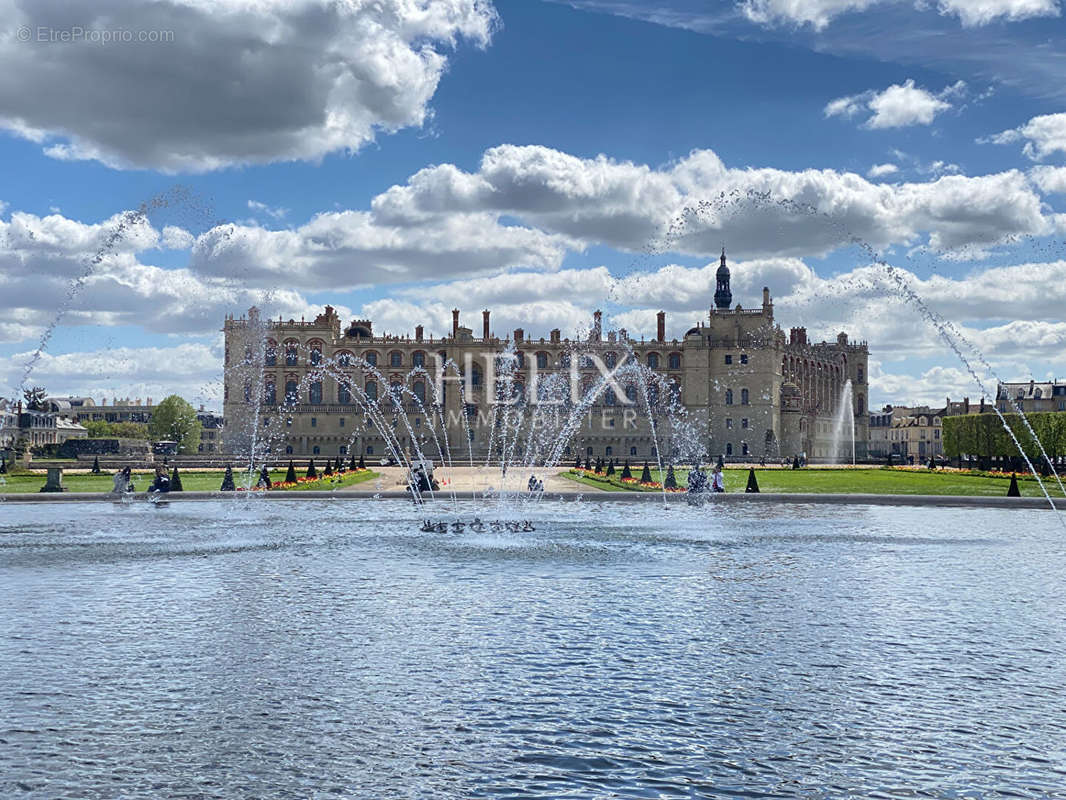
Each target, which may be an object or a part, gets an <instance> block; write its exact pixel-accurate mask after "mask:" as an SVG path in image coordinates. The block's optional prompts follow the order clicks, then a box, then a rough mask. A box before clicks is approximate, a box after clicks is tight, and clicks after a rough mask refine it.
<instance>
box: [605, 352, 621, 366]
mask: <svg viewBox="0 0 1066 800" xmlns="http://www.w3.org/2000/svg"><path fill="white" fill-rule="evenodd" d="M603 363H604V364H605V365H606V366H607V368H608V369H614V366H615V364H617V363H618V354H617V353H605V354H604V356H603Z"/></svg>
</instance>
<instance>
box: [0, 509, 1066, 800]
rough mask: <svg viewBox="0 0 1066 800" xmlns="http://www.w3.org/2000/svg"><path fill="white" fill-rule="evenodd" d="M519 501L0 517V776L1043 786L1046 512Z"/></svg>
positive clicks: (1053, 591)
mask: <svg viewBox="0 0 1066 800" xmlns="http://www.w3.org/2000/svg"><path fill="white" fill-rule="evenodd" d="M428 513H432V515H433V516H434V518H436V519H441V520H448V521H450V520H453V519H455V518H461V519H463V520H466V521H469V520H470V519H472V518H473V517H474V516H475V515H478V516H480V517H481V518H482V519H483V520H495V519H504V518H507V516H508V515H507V514H506V513H505V512H502V511H500V510H499V509H497V508H494V507H491V506H475V505H473V504H471V503H459V504H458V505H452V504H444V503H441V504H439V505H436V506H433V507H432V508H431V510H430V512H428ZM517 513H518V517H519V518H522V519H527V518H528V519H531V520H532V521H533V523H534V526H535V528H536V530H535V532H532V533H529V532H526V533H513V532H509V531H507V530H506V529H505V530H503V531H502V532H493V531H492V530H491V528H490V529H489V530H486V531H485V532H480V533H477V532H471V531H470V530H469V529H467V530H465V531H464V532H463V533H452V532H449V533H445V534H441V533H423V532H421V531H420V530H419V528H420V526H421V523H422V519H423V517H424V516H425V515H420V514H419V513H418V512H417V511H416V510H415V509H413V508H412V506H411V505H410V504H409V503H405V502H401V501H361V502H357V501H335V502H322V501H307V502H304V501H294V502H269V501H262V500H258V501H257V500H255V499H254V498H236V499H233V500H226V501H218V502H185V503H172V504H171V505H169V506H168V507H165V508H154V507H151V506H148V505H145V504H141V505H131V506H122V505H109V504H108V505H105V504H96V503H93V504H75V503H61V504H41V505H14V504H9V505H6V506H0V585H2V587H3V592H2V597H0V796H2V797H4V798H9V797H49V798H51V797H57V798H58V797H64V798H66V797H70V798H118V797H122V798H216V797H217V798H266V797H270V798H274V797H277V798H325V797H342V798H356V797H357V798H468V797H491V798H570V797H574V798H608V797H621V798H668V797H686V798H692V797H719V796H721V797H735V796H743V797H797V798H820V797H848V796H854V797H916V796H920V797H944V798H956V797H985V796H1000V795H1002V796H1010V797H1066V602H1064V601H1066V577H1064V576H1066V546H1064V541H1063V538H1062V534H1061V528H1060V527H1059V525H1058V524H1057V523H1056V521H1055V520H1054V518H1053V517H1052V516H1051V514H1050V513H1049V512H1044V511H1018V510H987V509H972V510H970V509H936V508H892V507H864V506H850V507H846V506H817V507H816V506H810V507H804V506H783V507H776V506H771V505H754V504H753V505H750V506H748V505H746V504H731V505H729V506H727V507H717V506H715V507H706V508H688V507H673V508H671V509H670V510H668V511H664V510H663V509H662V508H661V507H657V506H655V505H654V504H647V505H644V504H641V505H628V504H627V505H611V504H597V503H593V502H584V503H559V504H542V505H541V506H539V507H536V508H534V509H527V510H522V511H519V512H517ZM997 793H998V794H997Z"/></svg>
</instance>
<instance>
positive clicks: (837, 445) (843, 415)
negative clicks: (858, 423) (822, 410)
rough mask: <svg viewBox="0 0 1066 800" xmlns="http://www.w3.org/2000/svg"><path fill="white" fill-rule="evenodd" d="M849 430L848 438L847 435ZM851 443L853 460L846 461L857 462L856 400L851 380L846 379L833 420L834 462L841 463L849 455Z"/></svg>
mask: <svg viewBox="0 0 1066 800" xmlns="http://www.w3.org/2000/svg"><path fill="white" fill-rule="evenodd" d="M845 431H846V432H847V438H844V437H845ZM849 443H850V445H851V447H850V450H851V452H850V455H851V460H850V461H845V462H844V463H850V464H853V465H854V464H855V409H854V400H853V399H852V396H851V380H846V381H844V388H843V389H841V390H840V400H839V402H838V403H837V413H836V419H834V420H833V445H832V454H833V455H832V463H834V464H840V463H841V462H842V461H843V460H844V459H846V458H847V457H848V447H847V445H848V444H849Z"/></svg>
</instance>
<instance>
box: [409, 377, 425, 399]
mask: <svg viewBox="0 0 1066 800" xmlns="http://www.w3.org/2000/svg"><path fill="white" fill-rule="evenodd" d="M411 388H412V389H413V390H414V393H415V399H417V400H418V402H419V403H422V404H423V405H424V404H425V402H426V382H425V381H415V384H414V386H412V387H411Z"/></svg>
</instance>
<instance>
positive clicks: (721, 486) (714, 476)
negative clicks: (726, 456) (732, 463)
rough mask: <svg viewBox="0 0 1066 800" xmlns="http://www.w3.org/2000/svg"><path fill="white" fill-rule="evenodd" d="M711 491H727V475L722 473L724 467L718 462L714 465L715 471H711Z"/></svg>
mask: <svg viewBox="0 0 1066 800" xmlns="http://www.w3.org/2000/svg"><path fill="white" fill-rule="evenodd" d="M711 491H712V492H724V491H725V475H723V474H722V468H721V467H720V466H718V465H717V464H715V465H714V471H713V472H712V473H711Z"/></svg>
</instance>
